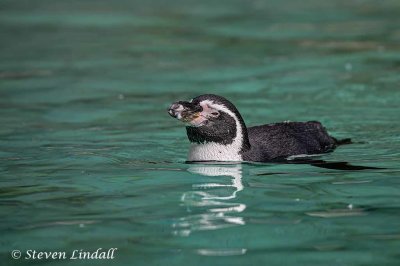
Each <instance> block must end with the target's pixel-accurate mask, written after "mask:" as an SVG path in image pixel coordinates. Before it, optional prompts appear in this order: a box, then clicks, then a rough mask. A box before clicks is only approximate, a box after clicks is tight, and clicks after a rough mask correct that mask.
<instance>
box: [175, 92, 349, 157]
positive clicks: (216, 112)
mask: <svg viewBox="0 0 400 266" xmlns="http://www.w3.org/2000/svg"><path fill="white" fill-rule="evenodd" d="M168 113H169V114H170V115H171V116H172V117H175V118H177V119H178V120H180V121H182V122H185V123H186V132H187V136H188V138H189V141H190V142H191V146H190V150H189V155H188V161H193V162H196V161H236V162H239V161H248V162H267V161H274V160H286V159H288V158H290V157H293V156H301V155H310V154H321V153H327V152H331V151H333V150H334V149H335V148H336V147H337V146H338V145H339V144H344V143H346V142H349V139H346V140H342V141H338V140H337V139H335V138H334V137H331V136H330V135H329V134H328V133H327V131H326V129H325V128H324V127H323V126H322V125H321V123H320V122H317V121H309V122H281V123H274V124H266V125H260V126H254V127H249V128H247V127H246V125H245V123H244V121H243V118H242V116H241V115H240V113H239V111H238V110H237V109H236V107H235V105H233V104H232V103H231V102H230V101H228V100H227V99H225V98H224V97H221V96H218V95H214V94H204V95H200V96H198V97H196V98H194V99H192V100H190V101H189V102H186V101H178V102H175V103H173V104H172V105H171V106H170V107H169V109H168Z"/></svg>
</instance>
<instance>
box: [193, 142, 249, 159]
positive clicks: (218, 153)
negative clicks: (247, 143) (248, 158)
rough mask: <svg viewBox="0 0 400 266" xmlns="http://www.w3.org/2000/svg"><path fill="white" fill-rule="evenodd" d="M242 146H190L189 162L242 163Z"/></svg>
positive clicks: (212, 143)
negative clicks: (240, 152)
mask: <svg viewBox="0 0 400 266" xmlns="http://www.w3.org/2000/svg"><path fill="white" fill-rule="evenodd" d="M239 151H240V146H239V145H237V144H236V143H232V144H230V145H222V144H218V143H214V142H209V143H205V144H194V143H192V144H191V145H190V149H189V155H188V161H235V162H240V161H242V160H243V159H242V156H241V155H240V154H239Z"/></svg>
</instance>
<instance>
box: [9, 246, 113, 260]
mask: <svg viewBox="0 0 400 266" xmlns="http://www.w3.org/2000/svg"><path fill="white" fill-rule="evenodd" d="M117 250H118V248H109V249H103V248H98V249H96V250H92V251H88V250H83V249H75V250H73V251H72V252H66V251H36V250H34V249H28V250H26V251H25V252H22V251H20V250H13V251H12V252H11V257H12V258H13V259H25V260H112V259H114V258H115V252H116V251H117Z"/></svg>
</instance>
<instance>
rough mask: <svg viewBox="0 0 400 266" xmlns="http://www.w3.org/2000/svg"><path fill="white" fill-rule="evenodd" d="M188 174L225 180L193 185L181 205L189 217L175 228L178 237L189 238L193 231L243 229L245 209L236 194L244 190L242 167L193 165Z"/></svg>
mask: <svg viewBox="0 0 400 266" xmlns="http://www.w3.org/2000/svg"><path fill="white" fill-rule="evenodd" d="M188 171H189V172H191V173H194V174H200V175H203V176H221V177H222V176H226V177H230V178H231V180H230V182H229V181H227V180H226V179H222V180H221V182H218V183H204V184H195V185H193V190H192V191H188V192H185V193H183V195H182V197H181V202H182V205H183V206H185V207H186V209H187V211H188V212H189V215H187V216H185V217H182V218H180V219H179V221H178V222H177V223H176V224H174V227H175V229H176V231H175V233H176V234H178V235H183V236H187V235H189V234H190V233H191V232H192V231H198V230H215V229H220V228H225V227H230V226H239V225H244V224H245V221H244V219H243V218H242V217H241V216H240V213H241V212H243V211H244V210H245V209H246V205H245V204H243V203H239V202H237V200H236V197H237V193H238V192H240V191H241V190H243V184H242V166H241V165H240V164H234V165H193V166H191V167H190V168H189V169H188Z"/></svg>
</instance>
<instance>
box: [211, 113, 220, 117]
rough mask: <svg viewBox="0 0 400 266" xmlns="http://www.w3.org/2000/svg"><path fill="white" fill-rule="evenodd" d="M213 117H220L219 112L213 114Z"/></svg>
mask: <svg viewBox="0 0 400 266" xmlns="http://www.w3.org/2000/svg"><path fill="white" fill-rule="evenodd" d="M211 115H212V116H213V117H218V116H219V112H212V113H211Z"/></svg>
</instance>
